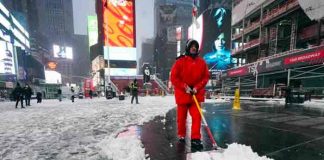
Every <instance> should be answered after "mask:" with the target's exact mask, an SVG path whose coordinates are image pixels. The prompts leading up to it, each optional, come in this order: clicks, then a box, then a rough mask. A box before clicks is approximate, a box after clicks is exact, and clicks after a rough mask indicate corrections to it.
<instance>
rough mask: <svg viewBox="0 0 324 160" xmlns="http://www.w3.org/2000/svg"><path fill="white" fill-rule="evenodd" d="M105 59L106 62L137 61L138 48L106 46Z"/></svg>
mask: <svg viewBox="0 0 324 160" xmlns="http://www.w3.org/2000/svg"><path fill="white" fill-rule="evenodd" d="M104 58H105V59H106V60H108V59H109V60H125V61H136V48H126V47H107V46H105V47H104Z"/></svg>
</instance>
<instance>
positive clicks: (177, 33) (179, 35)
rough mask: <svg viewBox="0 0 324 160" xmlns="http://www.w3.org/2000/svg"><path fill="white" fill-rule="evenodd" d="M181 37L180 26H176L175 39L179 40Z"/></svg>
mask: <svg viewBox="0 0 324 160" xmlns="http://www.w3.org/2000/svg"><path fill="white" fill-rule="evenodd" d="M181 37H182V35H181V27H177V28H176V40H177V41H180V40H181Z"/></svg>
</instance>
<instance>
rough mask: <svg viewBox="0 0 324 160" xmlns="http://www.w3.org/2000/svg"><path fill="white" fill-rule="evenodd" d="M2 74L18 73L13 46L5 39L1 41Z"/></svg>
mask: <svg viewBox="0 0 324 160" xmlns="http://www.w3.org/2000/svg"><path fill="white" fill-rule="evenodd" d="M0 74H7V75H10V74H16V69H15V63H14V53H13V46H12V44H11V43H7V42H5V41H0Z"/></svg>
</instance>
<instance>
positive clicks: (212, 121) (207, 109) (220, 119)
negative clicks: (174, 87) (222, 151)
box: [139, 102, 324, 160]
mask: <svg viewBox="0 0 324 160" xmlns="http://www.w3.org/2000/svg"><path fill="white" fill-rule="evenodd" d="M203 106H204V107H203V108H204V109H203V110H204V115H205V118H206V120H207V123H208V125H209V127H210V129H211V131H212V133H213V135H214V138H215V140H216V141H217V143H218V145H219V146H221V147H224V148H226V146H227V144H231V143H234V142H237V143H240V144H245V145H247V146H251V148H252V150H253V151H254V152H257V153H258V154H259V155H260V156H263V155H266V156H267V157H270V158H273V159H275V160H321V159H324V117H323V113H324V112H323V110H321V109H312V108H305V107H303V106H300V105H289V106H284V105H280V104H277V103H273V104H271V103H264V102H242V104H241V107H242V110H238V111H237V110H232V103H218V104H211V103H209V104H204V105H203ZM139 128H140V134H141V140H142V143H143V144H144V147H145V152H146V154H149V157H150V159H152V160H165V159H168V160H172V159H179V160H182V159H185V156H186V153H185V152H190V146H181V145H179V144H178V143H177V137H176V111H175V110H171V111H170V112H168V113H167V115H166V118H165V119H164V118H163V117H156V118H155V119H154V120H152V121H150V122H148V123H145V124H144V125H143V126H139ZM187 128H190V127H187ZM202 132H203V138H202V140H203V144H204V150H206V151H208V150H211V142H210V140H209V138H208V136H207V134H206V133H205V131H204V130H202ZM186 141H187V144H189V143H188V142H189V141H190V140H189V139H187V140H186ZM184 150H185V151H184Z"/></svg>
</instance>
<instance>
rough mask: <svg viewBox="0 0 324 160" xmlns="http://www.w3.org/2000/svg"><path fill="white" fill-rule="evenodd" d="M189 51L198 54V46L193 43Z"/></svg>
mask: <svg viewBox="0 0 324 160" xmlns="http://www.w3.org/2000/svg"><path fill="white" fill-rule="evenodd" d="M189 51H190V53H191V54H196V53H197V52H198V51H197V46H196V45H191V46H190V50H189Z"/></svg>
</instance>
